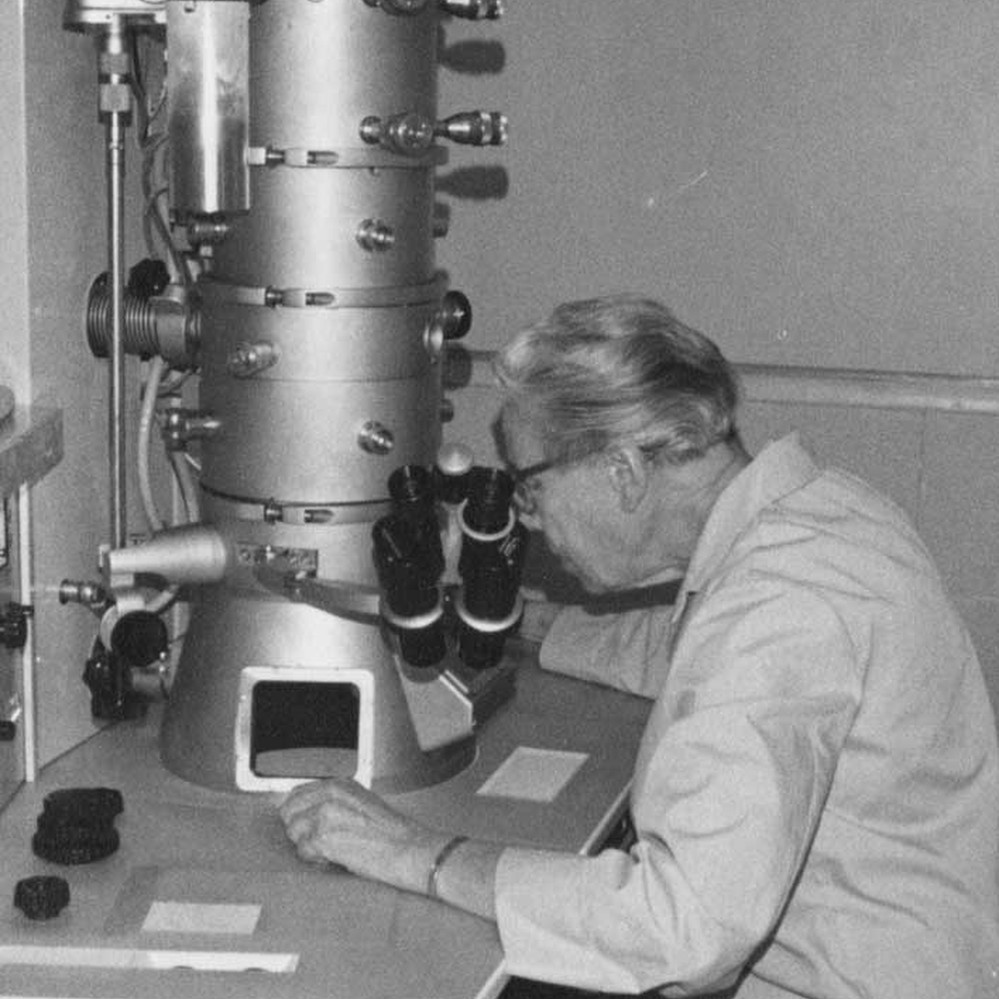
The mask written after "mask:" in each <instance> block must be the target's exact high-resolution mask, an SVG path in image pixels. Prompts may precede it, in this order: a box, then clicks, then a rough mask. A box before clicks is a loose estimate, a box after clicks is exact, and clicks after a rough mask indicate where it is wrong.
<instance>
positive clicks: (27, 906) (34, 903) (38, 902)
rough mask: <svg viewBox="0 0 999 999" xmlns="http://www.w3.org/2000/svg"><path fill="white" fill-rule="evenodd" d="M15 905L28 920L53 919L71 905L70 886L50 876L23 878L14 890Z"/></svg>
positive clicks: (60, 879) (62, 880)
mask: <svg viewBox="0 0 999 999" xmlns="http://www.w3.org/2000/svg"><path fill="white" fill-rule="evenodd" d="M14 905H15V906H17V908H18V909H20V910H21V911H22V912H23V913H24V914H25V915H26V916H27V917H28V919H52V918H53V917H54V916H58V915H59V913H60V912H62V910H63V909H65V908H66V906H67V905H69V885H68V884H67V883H66V881H65V880H64V879H63V878H59V877H55V876H54V875H48V874H45V875H41V874H40V875H38V876H36V877H31V878H23V879H22V880H20V881H18V883H17V885H16V886H15V888H14Z"/></svg>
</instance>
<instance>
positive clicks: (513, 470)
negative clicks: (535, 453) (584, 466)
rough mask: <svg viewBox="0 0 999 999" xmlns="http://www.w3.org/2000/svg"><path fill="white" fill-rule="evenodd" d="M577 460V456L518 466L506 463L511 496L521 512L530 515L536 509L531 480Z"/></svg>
mask: <svg viewBox="0 0 999 999" xmlns="http://www.w3.org/2000/svg"><path fill="white" fill-rule="evenodd" d="M577 461H579V459H578V458H567V459H562V460H555V461H538V462H535V463H534V464H533V465H525V466H524V468H518V467H517V466H516V465H511V464H509V463H507V466H506V470H507V472H508V473H509V475H510V478H511V479H513V498H514V500H515V501H516V503H517V506H518V507H519V508H520V512H521V513H526V514H527V515H528V516H530V515H531V514H532V513H534V511H535V510H536V509H537V501H536V499H535V496H534V490H533V489H532V488H531V480H532V479H535V478H537V477H538V476H539V475H541V474H543V473H544V472H550V471H551V470H552V469H553V468H561V467H563V466H565V465H572V464H575V462H577Z"/></svg>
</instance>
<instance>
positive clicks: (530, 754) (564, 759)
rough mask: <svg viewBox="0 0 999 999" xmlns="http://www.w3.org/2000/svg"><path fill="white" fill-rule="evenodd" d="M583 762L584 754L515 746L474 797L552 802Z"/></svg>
mask: <svg viewBox="0 0 999 999" xmlns="http://www.w3.org/2000/svg"><path fill="white" fill-rule="evenodd" d="M586 759H587V754H586V753H571V752H566V751H563V750H558V749H533V748H531V747H528V746H518V747H517V748H516V749H515V750H514V751H513V752H512V753H511V754H510V755H509V756H508V757H507V758H506V759H505V760H504V761H503V762H502V763H501V764H500V765H499V767H498V768H497V769H496V770H495V771H493V773H492V775H491V776H490V777H489V779H488V780H487V781H486V782H485V783H484V784H483V785H482V786H481V787H480V788H479V790H478V791H477V792H476V793H477V794H482V795H492V796H495V797H499V798H521V799H523V800H525V801H554V799H555V796H556V795H557V794H558V793H559V791H561V790H562V788H563V787H565V785H566V784H568V783H569V781H570V780H571V779H572V776H573V774H575V773H576V771H577V770H578V769H579V768H580V767H581V766H582V765H583V763H584V762H586Z"/></svg>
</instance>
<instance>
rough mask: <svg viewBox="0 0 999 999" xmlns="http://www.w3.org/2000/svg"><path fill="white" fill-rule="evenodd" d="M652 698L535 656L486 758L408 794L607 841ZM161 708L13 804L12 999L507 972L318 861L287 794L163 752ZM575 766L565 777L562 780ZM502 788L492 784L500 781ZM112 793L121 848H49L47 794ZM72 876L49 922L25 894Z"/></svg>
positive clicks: (401, 799)
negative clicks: (38, 879)
mask: <svg viewBox="0 0 999 999" xmlns="http://www.w3.org/2000/svg"><path fill="white" fill-rule="evenodd" d="M648 708H649V702H647V701H643V700H641V699H639V698H636V697H632V696H630V695H627V694H623V693H620V692H617V691H612V690H610V689H608V688H603V687H599V686H596V685H593V684H587V683H583V682H581V681H578V680H574V679H571V678H568V677H563V676H558V675H555V674H552V673H548V672H546V671H543V670H541V669H539V668H537V666H536V665H534V663H533V662H532V661H531V659H530V656H528V658H527V659H526V661H525V662H524V663H523V664H522V665H520V666H519V667H518V670H517V682H516V692H515V694H514V696H513V698H512V699H511V700H510V701H509V702H507V703H506V704H504V705H503V706H502V707H501V708H499V710H498V711H497V712H496V714H495V715H493V717H492V718H490V719H489V720H488V722H487V723H486V724H485V725H484V727H483V729H482V730H481V731H480V732H479V733H478V739H477V741H478V746H477V753H476V757H475V759H474V761H473V762H472V763H471V764H470V765H469V766H468V767H467V768H466V769H465V770H464V771H462V772H461V773H459V774H457V775H456V776H454V777H452V778H451V779H449V780H447V781H444V782H443V783H441V784H438V785H435V786H432V787H429V788H425V789H421V790H418V791H413V792H409V793H406V794H400V795H395V796H392V797H391V798H390V799H389V800H391V802H392V803H393V804H394V805H395V806H396V807H398V808H400V809H402V810H404V811H406V812H408V813H410V814H412V815H414V816H417V817H419V818H421V819H422V820H424V821H425V822H427V823H429V824H432V825H435V826H437V827H439V828H441V829H447V830H453V831H455V832H464V833H466V834H469V835H472V836H477V837H481V838H484V839H490V840H495V841H498V842H504V843H519V844H523V845H529V846H537V847H542V848H551V849H557V850H570V851H573V852H592V851H594V850H595V849H596V848H597V847H598V846H599V844H600V843H601V842H602V840H603V839H604V837H605V836H606V833H607V832H608V830H609V829H610V827H611V826H612V825H613V824H614V822H615V821H616V820H617V818H618V817H619V816H620V814H621V811H622V810H623V807H624V802H625V798H626V794H627V788H628V783H629V780H630V777H631V770H632V765H633V762H634V757H635V753H636V751H637V746H638V741H639V738H640V736H641V732H642V729H643V727H644V723H645V718H646V716H647V713H648ZM158 716H159V712H158V711H157V710H151V711H150V713H149V714H148V716H147V717H146V718H144V719H141V720H138V721H129V722H121V723H118V724H116V725H114V726H112V727H109V728H107V729H105V730H103V731H102V732H100V733H99V734H98V735H96V736H94V737H93V738H91V739H90V740H88V741H87V742H85V743H83V744H82V745H81V746H79V747H77V748H76V749H74V750H72V751H71V752H70V753H68V754H66V755H65V756H63V757H61V758H60V759H59V760H56V761H54V762H53V763H51V764H49V765H48V766H47V767H45V768H44V769H43V770H42V772H41V774H40V775H39V779H38V780H37V781H36V782H35V783H33V784H29V785H25V786H24V787H23V788H22V789H21V790H20V791H19V792H18V794H17V795H16V796H15V797H14V799H13V800H12V801H11V802H10V803H9V804H8V806H7V807H6V809H5V810H4V811H3V812H2V813H0V857H2V860H0V898H3V899H5V900H6V901H3V902H2V904H0V996H2V997H5V999H9V997H32V999H34V997H47V999H56V997H58V999H132V997H135V999H138V997H140V996H141V997H142V999H161V997H162V999H229V997H232V999H258V997H259V999H319V997H322V999H339V997H343V999H390V997H405V999H421V997H425V999H468V997H478V999H488V997H491V996H495V995H497V994H498V993H499V991H500V990H501V988H502V986H503V984H504V982H505V975H504V974H503V968H502V950H501V947H500V943H499V938H498V934H497V931H496V927H495V926H494V925H493V924H492V923H491V922H488V921H486V920H482V919H479V918H477V917H475V916H470V915H467V914H465V913H461V912H458V911H457V910H454V909H452V908H450V907H449V906H447V905H445V904H443V903H440V902H433V901H430V900H428V899H426V898H423V897H422V896H417V895H413V894H408V893H405V892H400V891H397V890H395V889H393V888H389V887H386V886H384V885H379V884H376V883H372V882H368V881H364V880H362V879H359V878H356V877H353V876H351V875H349V874H346V873H344V872H342V871H340V870H337V869H333V868H325V869H324V868H318V867H316V866H312V865H307V864H303V863H301V862H300V861H299V860H298V859H297V857H296V856H295V853H294V850H293V848H292V847H291V844H290V843H289V842H288V840H287V839H286V837H285V835H284V831H283V827H282V826H281V823H280V820H279V818H278V816H277V813H276V807H275V806H276V804H277V800H278V798H277V796H276V795H274V794H269V793H263V794H245V793H227V792H219V791H214V790H209V789H205V788H201V787H198V786H196V785H193V784H190V783H187V782H186V781H183V780H181V779H180V778H178V777H176V776H174V775H173V774H171V773H169V772H168V771H167V770H166V769H165V768H164V767H163V766H162V764H161V763H160V762H159V755H158V748H157V734H158ZM560 774H562V775H563V776H561V777H560V776H559V775H560ZM487 782H488V783H487ZM64 787H113V788H117V789H118V790H119V791H120V792H121V793H122V795H123V798H124V811H123V812H122V814H120V815H119V816H118V817H117V819H116V820H115V828H116V829H117V831H118V833H119V835H120V837H121V845H120V847H119V849H118V850H117V851H116V852H115V853H114V854H112V855H111V856H109V857H107V858H105V859H104V860H100V861H97V862H95V863H91V864H79V865H70V866H66V865H57V864H54V863H50V862H47V861H44V860H42V859H40V858H38V857H37V856H35V855H34V854H33V852H32V850H31V837H32V835H33V833H34V831H35V827H36V821H37V817H38V815H39V814H40V812H41V810H42V807H43V800H44V797H45V795H46V794H48V793H49V792H51V791H53V790H55V789H57V788H64ZM37 874H56V875H59V876H61V877H63V878H65V879H66V881H67V882H68V883H69V886H70V893H71V901H70V904H69V905H68V906H67V908H66V909H64V910H63V912H62V913H60V914H59V915H58V916H56V917H55V918H53V919H50V920H34V921H33V920H30V919H28V918H27V917H26V916H25V915H24V914H23V913H22V912H21V911H20V910H19V909H17V908H15V906H14V905H13V897H14V893H15V886H16V884H17V882H18V881H19V880H21V879H22V878H26V877H29V876H32V875H37Z"/></svg>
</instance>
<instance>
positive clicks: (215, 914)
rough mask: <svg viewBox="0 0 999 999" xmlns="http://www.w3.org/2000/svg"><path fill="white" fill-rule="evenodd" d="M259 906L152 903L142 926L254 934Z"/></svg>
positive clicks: (167, 930)
mask: <svg viewBox="0 0 999 999" xmlns="http://www.w3.org/2000/svg"><path fill="white" fill-rule="evenodd" d="M259 918H260V906H259V905H224V904H217V903H210V904H209V903H204V902H153V904H152V905H151V906H150V907H149V912H148V913H147V914H146V918H145V921H144V922H143V924H142V929H143V931H144V932H146V933H243V934H248V933H252V932H253V931H254V930H255V929H256V926H257V920H258V919H259Z"/></svg>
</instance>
